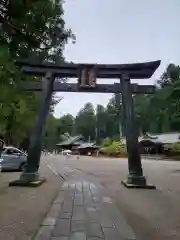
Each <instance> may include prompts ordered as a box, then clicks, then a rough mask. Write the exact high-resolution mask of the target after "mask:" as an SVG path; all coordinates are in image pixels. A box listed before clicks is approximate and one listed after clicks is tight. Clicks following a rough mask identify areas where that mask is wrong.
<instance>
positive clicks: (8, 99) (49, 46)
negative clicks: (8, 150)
mask: <svg viewBox="0 0 180 240" xmlns="http://www.w3.org/2000/svg"><path fill="white" fill-rule="evenodd" d="M62 3H63V1H61V0H55V1H51V0H36V1H31V0H26V1H21V0H16V1H11V8H10V12H9V18H8V21H9V22H10V24H11V25H12V26H15V28H16V29H18V32H17V31H13V30H11V31H9V28H7V26H6V25H1V34H0V88H1V90H2V89H3V91H1V92H2V94H1V96H0V131H1V134H2V135H4V136H5V140H6V142H7V143H9V142H12V143H14V144H16V145H17V143H18V142H19V141H20V139H21V138H23V137H24V135H26V134H28V133H29V132H30V129H31V127H32V123H33V122H34V118H35V114H36V111H37V106H38V101H39V94H36V93H24V92H22V91H21V90H20V89H19V83H20V82H21V81H22V80H23V81H37V80H38V78H37V77H33V78H32V77H27V76H24V75H23V74H22V73H21V71H20V69H19V68H18V67H17V65H16V64H15V62H16V60H18V59H19V58H27V57H29V58H31V59H32V60H33V61H45V60H48V61H51V62H55V63H58V62H60V61H64V59H63V50H64V46H65V44H66V42H67V40H68V39H69V38H71V37H73V34H72V32H71V30H69V29H66V28H65V22H64V19H63V6H62ZM19 32H21V33H22V34H19ZM53 104H54V102H53ZM4 116H5V117H4ZM17 129H19V130H20V129H23V130H24V131H18V130H17Z"/></svg>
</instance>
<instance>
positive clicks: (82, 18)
mask: <svg viewBox="0 0 180 240" xmlns="http://www.w3.org/2000/svg"><path fill="white" fill-rule="evenodd" d="M64 10H65V21H66V25H67V27H68V28H71V29H72V31H73V32H74V33H75V35H76V38H77V42H76V44H71V43H69V44H68V45H67V47H66V50H65V57H66V59H67V60H68V61H73V62H78V63H83V62H85V63H88V62H90V63H107V64H108V63H117V64H119V63H130V62H143V61H154V60H159V59H160V60H162V63H161V66H160V68H159V69H158V71H157V72H156V73H155V75H154V76H153V77H152V78H151V79H144V80H140V81H138V80H137V82H139V83H141V84H142V83H143V84H151V83H154V81H155V79H157V78H158V77H159V76H160V75H161V73H162V72H163V71H164V69H165V68H166V66H167V65H168V64H169V63H171V62H172V63H175V64H180V14H179V12H180V0H151V1H149V0H111V1H109V0H66V3H65V4H64ZM102 81H104V80H102ZM109 81H112V82H114V80H109ZM106 82H107V80H106V81H105V83H106ZM57 96H63V97H64V98H63V100H62V101H61V102H60V103H59V104H58V105H57V106H56V108H55V116H56V117H59V116H61V115H62V114H65V113H71V114H72V115H74V116H75V115H76V114H77V112H78V111H79V110H80V108H82V107H83V105H84V104H85V103H86V102H91V103H92V104H93V105H94V106H96V104H98V103H99V104H103V105H106V104H107V102H108V100H109V98H110V97H111V96H112V95H111V94H94V93H89V94H85V93H57Z"/></svg>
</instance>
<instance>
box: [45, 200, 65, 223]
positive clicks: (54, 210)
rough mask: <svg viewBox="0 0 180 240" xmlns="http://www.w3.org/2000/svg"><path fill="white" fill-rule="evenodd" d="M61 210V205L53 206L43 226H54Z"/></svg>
mask: <svg viewBox="0 0 180 240" xmlns="http://www.w3.org/2000/svg"><path fill="white" fill-rule="evenodd" d="M60 209H61V204H57V203H55V204H53V205H52V207H51V209H50V210H49V212H48V214H47V216H46V217H45V219H44V221H43V223H42V225H44V226H54V225H55V223H56V219H57V217H58V213H59V211H60Z"/></svg>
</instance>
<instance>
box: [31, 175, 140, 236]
mask: <svg viewBox="0 0 180 240" xmlns="http://www.w3.org/2000/svg"><path fill="white" fill-rule="evenodd" d="M34 239H35V240H58V239H59V240H135V239H136V238H135V235H134V233H133V231H132V229H131V228H130V227H129V225H128V224H127V223H126V220H125V219H124V217H123V215H122V214H121V213H120V212H119V210H118V209H117V208H116V206H115V204H114V203H113V200H112V199H111V198H110V197H109V196H106V191H105V189H103V187H102V186H100V185H98V184H97V183H95V182H92V181H89V180H87V178H86V177H85V176H82V175H81V176H80V174H79V176H75V177H73V176H72V175H71V177H68V178H67V180H66V181H65V182H64V184H63V186H62V189H61V190H60V192H59V195H58V197H57V199H56V200H55V201H54V203H53V205H52V207H51V209H50V211H49V213H48V214H47V216H46V218H45V220H44V222H43V223H42V226H41V227H40V229H39V231H38V233H37V235H36V236H35V238H34Z"/></svg>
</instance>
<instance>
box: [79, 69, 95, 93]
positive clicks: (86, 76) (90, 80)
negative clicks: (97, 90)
mask: <svg viewBox="0 0 180 240" xmlns="http://www.w3.org/2000/svg"><path fill="white" fill-rule="evenodd" d="M96 76H97V74H96V69H95V68H94V67H89V66H87V67H86V66H85V67H83V68H81V70H80V77H79V86H80V87H81V88H87V87H88V88H94V87H96Z"/></svg>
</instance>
